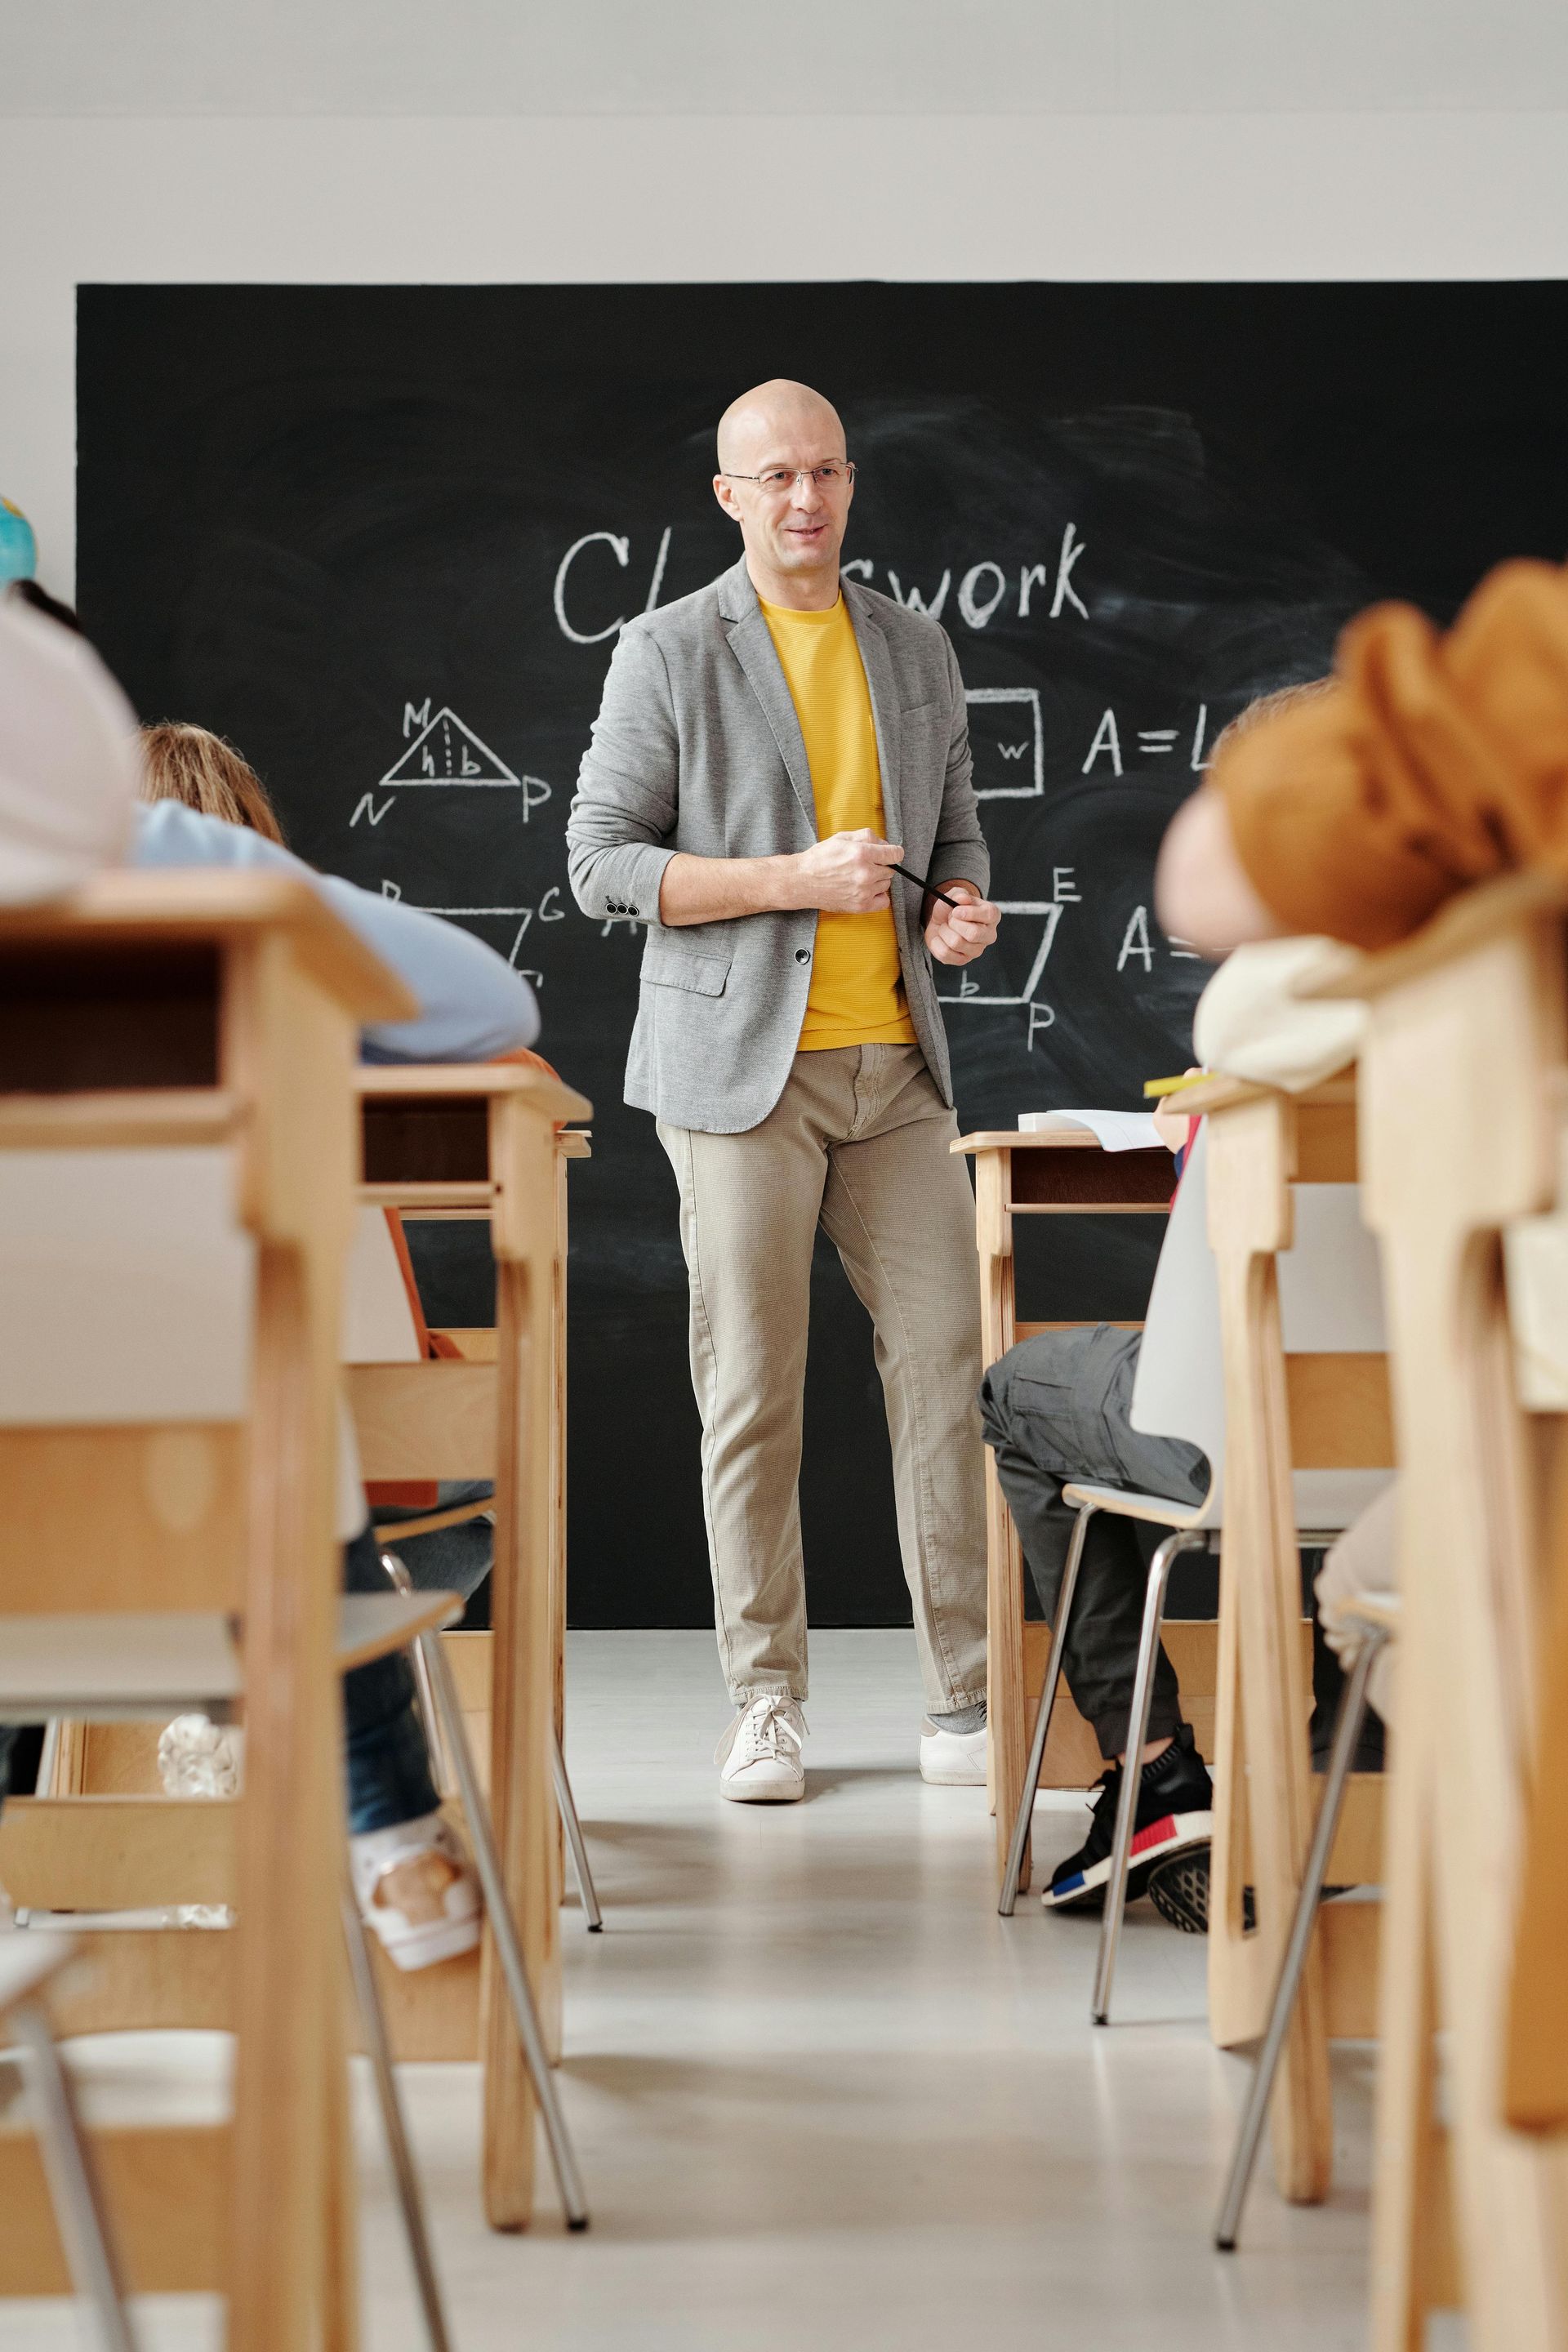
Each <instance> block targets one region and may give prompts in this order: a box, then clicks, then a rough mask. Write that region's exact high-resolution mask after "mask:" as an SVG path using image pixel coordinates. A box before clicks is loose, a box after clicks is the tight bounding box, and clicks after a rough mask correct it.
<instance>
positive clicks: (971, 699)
mask: <svg viewBox="0 0 1568 2352" xmlns="http://www.w3.org/2000/svg"><path fill="white" fill-rule="evenodd" d="M963 698H964V700H965V702H966V703H968V704H969V705H970V706H971V708H973V707H974V706H976V705H979V706H981V707H982V708H984V707H987V706H994V705H997V704H1001V703H1009V702H1012V703H1017V704H1019V705H1020V706H1021V707H1025V708H1026V709H1027V710H1028V713H1029V720H1030V725H1031V728H1032V732H1033V741H1032V742H1030V741H1029V740H1025V741H1023V742H1018V741H1013V742H1007V743H1004V742H1002V741H1001V740H999V739H998V738H996V737H994V736H989V735H988V736H987V737H986V738H985V739H984V742H983V744H982V746H981V748H982V749H984V750H986V751H991V752H993V753H994V758H995V759H998V760H1003V761H1018V763H1019V764H1020V766H1024V764H1025V762H1026V761H1027V762H1028V764H1027V765H1026V767H1025V772H1026V774H1027V776H1028V778H1029V782H1027V783H1023V784H984V783H977V784H976V787H975V794H974V797H975V798H976V800H982V801H1032V800H1037V799H1038V798H1039V796H1040V794H1041V793H1043V792H1044V791H1045V789H1046V729H1045V721H1044V719H1042V717H1041V714H1040V695H1039V688H1037V687H1033V686H972V687H970V688H967V689H966V690H965V693H964V697H963ZM1031 754H1032V758H1031ZM993 764H994V762H993V760H992V759H987V760H986V761H985V770H986V772H990V771H991V770H992V768H993Z"/></svg>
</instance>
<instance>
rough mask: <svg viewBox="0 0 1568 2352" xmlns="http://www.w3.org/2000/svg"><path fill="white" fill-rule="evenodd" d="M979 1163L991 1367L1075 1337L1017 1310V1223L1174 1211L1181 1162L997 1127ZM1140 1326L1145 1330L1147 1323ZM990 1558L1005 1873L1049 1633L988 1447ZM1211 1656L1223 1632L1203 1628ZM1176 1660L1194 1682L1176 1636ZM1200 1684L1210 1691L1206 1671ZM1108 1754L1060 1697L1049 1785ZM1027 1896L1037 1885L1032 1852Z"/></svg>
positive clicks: (1082, 1773) (993, 1722)
mask: <svg viewBox="0 0 1568 2352" xmlns="http://www.w3.org/2000/svg"><path fill="white" fill-rule="evenodd" d="M952 1150H954V1151H955V1152H962V1153H964V1154H966V1155H967V1156H968V1157H970V1158H972V1159H973V1161H974V1217H975V1239H976V1242H977V1244H978V1247H979V1251H980V1322H981V1338H982V1342H983V1351H984V1360H985V1365H986V1369H987V1370H989V1369H990V1367H991V1366H992V1365H993V1364H994V1363H995V1361H996V1360H997V1359H998V1357H1000V1356H1005V1354H1006V1352H1007V1350H1008V1349H1009V1348H1010V1347H1011V1346H1012V1345H1013V1343H1014V1341H1015V1339H1030V1338H1032V1337H1033V1336H1034V1334H1035V1333H1036V1332H1038V1331H1050V1330H1058V1329H1062V1328H1070V1327H1068V1326H1064V1325H1059V1324H1052V1323H1020V1322H1019V1321H1018V1320H1017V1318H1016V1297H1015V1290H1016V1286H1015V1272H1014V1261H1013V1220H1014V1218H1015V1217H1049V1216H1080V1217H1081V1216H1092V1217H1103V1216H1145V1217H1148V1216H1158V1217H1163V1216H1164V1215H1165V1214H1166V1213H1167V1212H1168V1210H1169V1208H1170V1205H1171V1195H1172V1193H1173V1192H1174V1190H1175V1185H1176V1178H1175V1164H1174V1162H1173V1159H1172V1157H1171V1154H1170V1153H1169V1152H1168V1151H1167V1150H1165V1149H1164V1147H1163V1145H1162V1146H1161V1147H1160V1149H1159V1150H1154V1151H1103V1150H1101V1149H1100V1143H1099V1140H1098V1139H1097V1138H1096V1137H1094V1136H1092V1135H1090V1134H1089V1132H1088V1130H1087V1129H1075V1128H1062V1129H1047V1131H1046V1132H1045V1133H1044V1134H1040V1135H1025V1134H1020V1133H1018V1132H1017V1131H1016V1129H995V1130H989V1131H985V1132H982V1133H977V1134H974V1135H961V1136H960V1137H959V1139H958V1140H957V1142H956V1143H954V1144H953V1145H952ZM1130 1328H1138V1327H1137V1326H1135V1325H1134V1326H1131V1327H1130ZM985 1549H986V1576H987V1587H988V1600H987V1612H986V1614H987V1626H988V1637H989V1666H988V1670H987V1712H988V1717H989V1721H990V1727H991V1742H990V1748H991V1799H992V1803H993V1805H994V1808H995V1814H996V1869H997V1875H998V1877H1000V1876H1001V1875H1002V1874H1004V1873H1005V1870H1006V1867H1007V1844H1008V1840H1009V1837H1010V1835H1011V1833H1012V1828H1013V1816H1014V1814H1015V1812H1016V1810H1017V1804H1018V1792H1019V1790H1020V1789H1021V1788H1022V1786H1023V1780H1024V1769H1025V1766H1026V1762H1027V1760H1028V1749H1029V1712H1028V1708H1029V1693H1030V1692H1031V1691H1033V1692H1038V1690H1039V1687H1040V1685H1041V1683H1042V1682H1043V1681H1044V1679H1045V1665H1046V1649H1047V1643H1048V1641H1049V1628H1048V1627H1047V1626H1044V1625H1040V1626H1034V1625H1031V1626H1029V1627H1027V1628H1026V1626H1025V1623H1024V1557H1023V1550H1022V1548H1021V1546H1020V1544H1019V1541H1018V1534H1017V1530H1016V1528H1015V1527H1014V1525H1013V1516H1012V1513H1011V1512H1010V1511H1009V1510H1008V1508H1007V1504H1006V1498H1005V1496H1004V1495H1003V1492H1002V1487H1001V1482H1000V1481H999V1480H998V1478H997V1475H996V1457H995V1455H994V1454H993V1453H992V1451H991V1449H990V1447H989V1446H987V1447H986V1449H985ZM1202 1630H1203V1631H1204V1633H1205V1634H1206V1636H1207V1643H1208V1649H1209V1652H1210V1656H1211V1665H1212V1654H1213V1649H1214V1636H1213V1628H1212V1627H1207V1628H1205V1629H1202ZM1176 1648H1177V1652H1180V1653H1181V1654H1176V1653H1174V1652H1173V1664H1174V1665H1175V1667H1176V1671H1177V1673H1178V1674H1179V1675H1181V1676H1182V1681H1183V1690H1184V1694H1185V1690H1186V1685H1187V1680H1188V1675H1187V1673H1186V1672H1185V1671H1184V1668H1185V1664H1186V1660H1185V1653H1184V1647H1183V1644H1182V1643H1181V1642H1180V1640H1179V1639H1178V1642H1177V1645H1176ZM1194 1683H1195V1685H1197V1686H1198V1687H1200V1688H1202V1689H1205V1690H1212V1689H1213V1688H1214V1683H1213V1680H1212V1677H1211V1679H1209V1680H1207V1681H1205V1679H1204V1677H1203V1675H1202V1673H1201V1671H1200V1672H1199V1673H1197V1674H1196V1675H1194ZM1100 1769H1101V1763H1100V1747H1099V1743H1098V1741H1097V1740H1096V1739H1095V1738H1094V1735H1093V1733H1092V1732H1091V1731H1090V1730H1089V1726H1088V1725H1087V1724H1086V1723H1085V1721H1084V1719H1083V1717H1082V1716H1081V1715H1079V1712H1078V1710H1077V1708H1076V1707H1075V1706H1072V1705H1071V1703H1070V1700H1069V1698H1068V1694H1067V1692H1066V1691H1065V1690H1064V1691H1063V1692H1062V1693H1061V1694H1060V1696H1058V1700H1057V1706H1056V1711H1055V1714H1054V1716H1053V1718H1052V1722H1051V1736H1050V1741H1049V1744H1048V1745H1047V1749H1046V1756H1045V1762H1044V1765H1043V1766H1042V1769H1041V1772H1040V1783H1041V1786H1042V1787H1045V1788H1052V1787H1059V1788H1083V1787H1087V1786H1088V1785H1089V1783H1090V1782H1092V1781H1094V1780H1098V1779H1099V1777H1100ZM1018 1884H1019V1886H1020V1888H1024V1887H1026V1886H1027V1885H1028V1884H1029V1854H1028V1849H1027V1848H1026V1849H1025V1853H1024V1866H1023V1872H1022V1874H1021V1876H1020V1878H1019V1881H1018Z"/></svg>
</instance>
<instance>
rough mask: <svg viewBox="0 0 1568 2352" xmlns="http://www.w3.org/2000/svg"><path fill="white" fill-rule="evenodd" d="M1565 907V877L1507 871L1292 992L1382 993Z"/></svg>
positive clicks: (1314, 994)
mask: <svg viewBox="0 0 1568 2352" xmlns="http://www.w3.org/2000/svg"><path fill="white" fill-rule="evenodd" d="M1565 908H1568V881H1565V880H1564V879H1563V878H1562V877H1559V876H1557V875H1555V874H1547V873H1543V872H1540V871H1532V872H1531V873H1528V874H1510V875H1508V876H1506V877H1504V879H1503V880H1501V881H1500V882H1486V883H1482V884H1481V885H1480V886H1479V887H1477V888H1474V889H1470V890H1465V891H1461V893H1460V894H1459V896H1458V898H1451V899H1450V900H1449V901H1448V904H1447V906H1446V907H1443V908H1439V910H1438V912H1437V913H1436V914H1435V915H1434V916H1433V918H1432V919H1431V921H1430V922H1428V923H1424V924H1423V925H1422V927H1421V929H1419V930H1418V931H1413V932H1412V933H1411V936H1410V937H1409V939H1407V940H1400V942H1399V944H1398V945H1397V946H1396V947H1392V948H1384V949H1382V950H1380V951H1379V952H1378V953H1376V954H1373V955H1364V956H1359V957H1357V959H1356V961H1354V963H1353V964H1352V966H1351V967H1350V969H1349V970H1347V971H1342V972H1340V973H1338V974H1336V976H1335V977H1334V978H1333V979H1331V980H1326V981H1322V982H1320V983H1319V984H1318V985H1317V986H1316V987H1304V988H1301V989H1299V990H1298V991H1297V994H1298V995H1300V996H1301V997H1302V998H1304V999H1308V1000H1310V999H1311V998H1313V997H1344V996H1349V997H1371V996H1381V995H1382V994H1383V992H1384V990H1385V989H1389V988H1399V987H1402V986H1403V985H1404V983H1405V982H1406V981H1410V980H1415V979H1418V978H1419V977H1420V975H1421V974H1422V973H1423V972H1426V971H1434V970H1436V967H1437V966H1438V965H1439V964H1444V963H1448V962H1450V961H1452V960H1453V958H1454V957H1456V956H1460V955H1465V954H1467V953H1468V951H1469V950H1470V949H1472V948H1477V947H1479V946H1480V945H1481V944H1482V943H1483V941H1485V940H1489V939H1494V938H1496V937H1497V936H1498V935H1499V934H1500V932H1503V931H1508V930H1511V929H1513V928H1514V926H1515V925H1516V924H1518V923H1521V922H1525V921H1528V920H1530V919H1532V918H1534V917H1537V916H1541V915H1551V914H1561V913H1563V911H1564V909H1565Z"/></svg>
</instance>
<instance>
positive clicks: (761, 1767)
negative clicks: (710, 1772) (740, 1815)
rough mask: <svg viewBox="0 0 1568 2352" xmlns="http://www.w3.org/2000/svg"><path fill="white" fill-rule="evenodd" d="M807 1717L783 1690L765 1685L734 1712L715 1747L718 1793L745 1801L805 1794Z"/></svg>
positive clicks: (783, 1800) (775, 1801)
mask: <svg viewBox="0 0 1568 2352" xmlns="http://www.w3.org/2000/svg"><path fill="white" fill-rule="evenodd" d="M803 1748H805V1716H804V1715H802V1713H801V1711H800V1707H799V1706H798V1704H797V1703H796V1701H795V1700H794V1699H793V1698H790V1697H789V1696H786V1694H785V1693H784V1692H783V1691H764V1692H763V1695H762V1696H761V1697H760V1698H754V1699H753V1700H752V1703H751V1705H750V1706H748V1707H746V1708H745V1709H744V1710H743V1711H742V1713H741V1714H740V1715H738V1716H737V1717H735V1720H734V1722H733V1723H732V1724H731V1726H730V1728H729V1729H728V1731H726V1733H725V1734H724V1737H723V1738H722V1739H721V1741H720V1742H719V1745H718V1747H717V1748H715V1749H714V1751H713V1761H714V1762H715V1764H721V1765H722V1766H723V1768H724V1769H723V1770H722V1771H721V1773H720V1775H719V1794H720V1795H721V1797H733V1798H734V1799H735V1801H736V1802H737V1803H738V1804H742V1805H787V1804H789V1803H791V1802H792V1801H794V1800H795V1798H797V1797H804V1796H805V1764H804V1763H803V1762H802V1760H801V1751H802V1749H803Z"/></svg>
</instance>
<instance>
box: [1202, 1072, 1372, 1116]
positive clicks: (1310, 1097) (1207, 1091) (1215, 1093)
mask: <svg viewBox="0 0 1568 2352" xmlns="http://www.w3.org/2000/svg"><path fill="white" fill-rule="evenodd" d="M1281 1096H1283V1097H1285V1098H1286V1099H1287V1100H1288V1101H1290V1102H1297V1103H1303V1104H1305V1105H1306V1106H1307V1107H1308V1108H1310V1109H1321V1108H1328V1107H1331V1106H1332V1105H1335V1104H1343V1103H1353V1102H1354V1101H1355V1098H1356V1082H1355V1073H1354V1071H1353V1070H1350V1071H1342V1072H1341V1073H1340V1075H1339V1076H1338V1077H1333V1078H1325V1079H1324V1080H1323V1081H1322V1083H1321V1085H1320V1086H1315V1087H1303V1088H1302V1090H1301V1092H1300V1094H1291V1092H1290V1090H1289V1088H1288V1087H1266V1086H1264V1085H1262V1084H1261V1083H1260V1082H1259V1081H1258V1080H1257V1079H1254V1078H1222V1077H1213V1078H1204V1079H1203V1080H1201V1081H1200V1082H1199V1083H1197V1084H1196V1085H1194V1086H1190V1087H1183V1088H1182V1091H1181V1093H1180V1094H1179V1095H1167V1096H1166V1097H1165V1100H1166V1102H1167V1103H1179V1104H1180V1105H1181V1107H1182V1108H1183V1110H1184V1111H1185V1112H1188V1113H1189V1114H1190V1115H1191V1116H1192V1117H1193V1118H1204V1117H1205V1116H1206V1115H1207V1113H1209V1112H1210V1111H1216V1110H1229V1109H1231V1108H1233V1106H1234V1105H1236V1104H1237V1103H1246V1102H1262V1101H1264V1100H1266V1099H1273V1100H1278V1099H1279V1097H1281Z"/></svg>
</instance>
